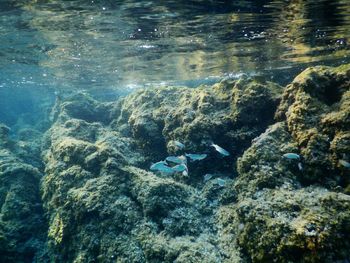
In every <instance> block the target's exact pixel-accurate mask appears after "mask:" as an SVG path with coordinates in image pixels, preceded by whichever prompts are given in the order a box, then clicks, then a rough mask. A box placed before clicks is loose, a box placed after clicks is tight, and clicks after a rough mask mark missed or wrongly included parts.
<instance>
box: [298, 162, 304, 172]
mask: <svg viewBox="0 0 350 263" xmlns="http://www.w3.org/2000/svg"><path fill="white" fill-rule="evenodd" d="M298 168H299V171H302V170H304V168H303V164H302V163H298Z"/></svg>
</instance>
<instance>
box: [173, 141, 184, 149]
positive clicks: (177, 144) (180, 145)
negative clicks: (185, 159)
mask: <svg viewBox="0 0 350 263" xmlns="http://www.w3.org/2000/svg"><path fill="white" fill-rule="evenodd" d="M174 144H175V146H176V147H177V148H179V149H184V148H185V144H183V143H181V142H179V141H174Z"/></svg>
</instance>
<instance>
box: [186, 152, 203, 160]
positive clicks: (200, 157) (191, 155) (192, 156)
mask: <svg viewBox="0 0 350 263" xmlns="http://www.w3.org/2000/svg"><path fill="white" fill-rule="evenodd" d="M185 155H186V157H188V158H190V159H191V161H193V162H194V161H201V160H203V159H205V158H207V154H205V153H203V154H195V153H186V154H185Z"/></svg>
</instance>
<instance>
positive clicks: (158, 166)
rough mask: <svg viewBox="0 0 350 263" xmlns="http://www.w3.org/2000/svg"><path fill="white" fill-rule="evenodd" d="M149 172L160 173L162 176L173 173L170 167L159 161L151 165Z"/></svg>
mask: <svg viewBox="0 0 350 263" xmlns="http://www.w3.org/2000/svg"><path fill="white" fill-rule="evenodd" d="M150 170H151V171H158V172H161V173H164V174H173V173H174V170H173V169H172V168H171V167H169V166H167V164H166V162H165V161H159V162H157V163H154V164H152V165H151V167H150Z"/></svg>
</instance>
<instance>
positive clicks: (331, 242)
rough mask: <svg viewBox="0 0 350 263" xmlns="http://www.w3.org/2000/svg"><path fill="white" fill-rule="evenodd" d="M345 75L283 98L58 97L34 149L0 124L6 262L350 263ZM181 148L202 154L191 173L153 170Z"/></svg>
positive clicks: (254, 93)
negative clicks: (226, 153) (218, 149)
mask: <svg viewBox="0 0 350 263" xmlns="http://www.w3.org/2000/svg"><path fill="white" fill-rule="evenodd" d="M349 78H350V74H349V66H342V67H340V68H326V67H315V68H310V69H307V70H306V71H304V72H303V73H301V74H300V75H299V76H298V77H296V78H295V80H294V81H293V82H292V83H291V84H290V85H288V86H287V87H286V89H285V90H284V91H283V90H282V88H281V87H280V86H278V85H277V84H274V83H271V82H264V81H261V80H258V79H254V78H253V79H252V78H247V77H243V78H242V79H239V80H235V81H233V80H223V81H222V82H220V83H217V84H215V85H213V86H211V87H209V86H200V87H198V88H197V89H190V88H186V87H163V88H154V89H143V90H139V91H136V92H134V93H132V94H130V95H128V96H126V97H124V98H121V99H120V100H118V101H115V102H109V103H104V102H98V101H96V100H94V99H93V98H91V97H90V96H89V95H87V94H85V93H79V94H76V95H73V96H71V97H67V98H64V99H63V98H60V99H59V100H57V101H56V105H55V106H54V108H53V110H52V112H51V117H52V118H51V120H52V126H51V128H50V129H49V130H48V131H47V132H46V133H45V136H43V138H42V140H40V139H39V138H40V137H41V133H40V132H36V130H28V129H27V130H23V131H22V133H21V134H19V135H18V139H19V141H15V139H12V138H11V139H10V137H9V129H8V128H6V127H5V126H1V127H3V128H1V127H0V138H1V141H0V142H1V143H2V144H1V145H0V197H1V200H2V203H1V204H2V210H1V214H0V215H1V217H0V253H1V255H5V258H6V260H8V262H15V261H14V258H16V257H17V258H24V257H25V256H29V257H31V258H32V259H33V260H38V261H39V262H41V261H43V262H45V260H46V261H50V262H75V263H79V262H81V263H82V262H135V263H142V262H169V263H170V262H177V263H187V262H194V263H195V262H204V263H209V262H210V263H212V262H213V263H214V262H215V263H216V262H223V263H230V262H238V263H249V262H282V263H284V262H285V263H287V262H310V263H313V262H325V263H328V262H337V261H343V262H346V260H349V252H348V251H350V242H349V241H348V238H347V237H348V236H349V234H350V198H349V192H350V190H349V189H350V176H349V173H350V171H349V170H348V169H346V167H344V166H342V165H341V163H339V161H340V160H344V161H348V160H349V148H350V147H349V143H350V132H349V103H350V102H349V98H350V95H349V94H350V93H349V83H350V81H349ZM282 92H283V95H282V100H281V101H280V94H281V93H282ZM279 103H280V104H279ZM276 109H277V112H276V114H275V111H276ZM274 115H275V116H276V121H275V122H274V120H273V118H274ZM175 141H179V142H181V143H183V144H184V146H185V147H176V145H175V144H174V142H175ZM29 142H32V145H31V144H30V143H29ZM212 143H215V144H218V145H220V146H222V147H223V148H224V149H227V150H228V151H229V153H230V156H226V157H223V156H222V155H221V154H220V153H218V152H216V151H215V149H213V147H210V145H211V144H212ZM40 147H41V148H40ZM26 149H27V150H26ZM28 149H29V150H28ZM31 149H33V150H35V151H34V152H35V153H37V152H39V151H41V154H42V161H43V163H44V164H45V170H41V171H39V170H38V169H36V168H34V166H35V167H38V168H39V169H41V168H42V166H41V165H40V164H38V165H36V163H39V162H38V161H37V157H35V158H34V159H33V158H29V156H28V153H29V152H30V150H31ZM39 149H40V150H39ZM186 153H203V154H207V157H206V158H205V159H204V160H202V161H201V162H192V163H191V162H189V163H188V166H189V176H188V177H186V178H185V177H181V176H177V175H173V176H170V175H169V176H164V175H160V174H155V173H152V172H151V171H149V167H150V165H151V162H157V161H159V160H164V159H165V158H166V157H167V156H169V155H175V156H176V155H184V154H186ZM286 153H293V154H298V155H299V156H300V160H299V159H298V160H297V159H295V160H293V159H288V158H283V155H284V154H286ZM35 155H38V154H35ZM22 157H23V158H22ZM236 160H237V167H236V166H235V161H236ZM40 162H41V160H40ZM299 163H300V164H301V167H302V168H300V165H299ZM208 173H210V174H211V176H210V177H208V176H207V177H205V178H206V179H205V180H203V176H204V175H205V174H208ZM42 174H44V176H43V177H42ZM39 181H40V183H41V185H40V187H41V189H40V191H39ZM24 187H30V189H31V191H24ZM40 195H41V196H40ZM41 207H43V208H44V211H45V214H46V216H47V221H48V222H47V223H45V220H44V219H43V218H44V217H43V214H44V212H43V210H42V208H41ZM14 208H19V209H18V211H15V209H14ZM38 222H40V224H41V227H39V228H37V229H36V228H34V225H35V224H36V223H38ZM20 231H23V233H24V235H23V236H21V234H20V233H22V232H20ZM45 235H46V236H45ZM45 238H46V240H45ZM28 240H29V241H28ZM45 241H46V243H45ZM33 244H34V245H33ZM45 256H46V257H45ZM40 260H41V261H40Z"/></svg>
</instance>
